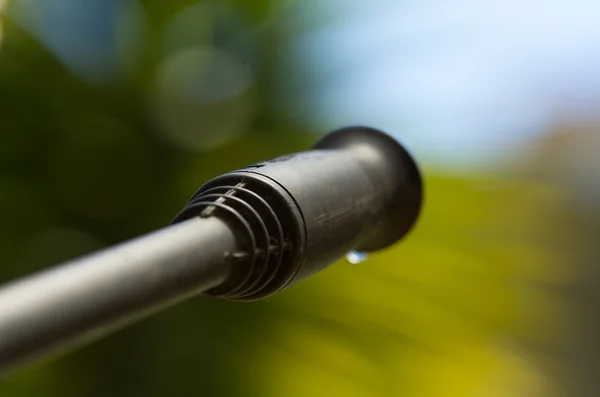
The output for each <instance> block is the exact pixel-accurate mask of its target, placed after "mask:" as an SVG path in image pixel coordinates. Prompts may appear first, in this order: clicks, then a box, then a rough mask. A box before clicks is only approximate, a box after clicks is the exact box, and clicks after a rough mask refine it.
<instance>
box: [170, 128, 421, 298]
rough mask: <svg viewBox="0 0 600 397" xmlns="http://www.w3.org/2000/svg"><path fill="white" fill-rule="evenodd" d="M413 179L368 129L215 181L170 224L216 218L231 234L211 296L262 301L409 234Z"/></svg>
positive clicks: (413, 172)
mask: <svg viewBox="0 0 600 397" xmlns="http://www.w3.org/2000/svg"><path fill="white" fill-rule="evenodd" d="M422 190H423V189H422V182H421V176H420V174H419V170H418V168H417V166H416V164H415V162H414V161H413V159H412V157H411V156H410V155H409V153H408V152H407V151H406V150H405V149H404V148H403V147H402V145H400V143H398V142H397V141H396V140H395V139H393V138H391V137H390V136H388V135H386V134H384V133H383V132H381V131H379V130H376V129H373V128H367V127H348V128H343V129H340V130H336V131H334V132H332V133H330V134H328V135H327V136H325V137H324V138H323V139H322V140H321V141H319V142H318V143H317V144H316V145H315V147H314V149H313V150H311V151H307V152H302V153H297V154H292V155H287V156H283V157H279V158H276V159H274V160H270V161H265V162H262V163H258V164H255V165H252V166H249V167H246V168H244V169H241V170H237V171H233V172H230V173H227V174H224V175H221V176H219V177H217V178H215V179H212V180H211V181H209V182H208V183H206V184H205V185H203V186H202V187H201V188H200V189H199V190H198V191H197V192H196V193H195V194H194V195H193V196H192V198H191V199H190V201H189V202H188V204H187V205H186V207H185V208H184V209H183V211H181V212H180V213H179V214H178V215H177V217H176V218H175V220H174V222H180V221H182V220H185V219H189V218H191V217H197V216H200V217H211V216H217V217H220V218H222V219H224V220H226V221H227V223H228V224H229V225H230V226H231V228H232V229H233V230H234V231H235V232H236V235H237V236H238V239H239V241H240V242H241V246H242V247H243V248H242V249H241V250H239V251H237V252H230V253H228V255H229V260H230V261H231V264H232V274H231V276H230V277H229V279H228V280H226V282H225V283H224V284H222V285H220V286H219V287H216V288H214V289H212V290H210V291H208V292H207V293H208V294H210V295H215V296H220V297H223V298H226V299H231V300H256V299H261V298H265V297H267V296H269V295H272V294H273V293H275V292H277V291H280V290H281V289H283V288H286V287H287V286H289V285H291V284H293V283H295V282H297V281H299V280H301V279H304V278H306V277H307V276H309V275H311V274H313V273H315V272H317V271H319V270H321V269H323V268H325V267H326V266H328V265H330V264H331V263H333V262H335V261H336V260H338V259H339V258H340V257H342V256H343V255H344V254H346V253H347V252H349V251H352V250H358V251H364V252H373V251H378V250H382V249H384V248H386V247H388V246H390V245H392V244H394V243H395V242H397V241H398V240H400V239H401V238H403V237H404V236H405V235H406V234H407V233H408V232H409V231H410V230H411V228H412V227H413V225H414V224H415V222H416V220H417V217H418V215H419V212H420V209H421V203H422V194H423V193H422Z"/></svg>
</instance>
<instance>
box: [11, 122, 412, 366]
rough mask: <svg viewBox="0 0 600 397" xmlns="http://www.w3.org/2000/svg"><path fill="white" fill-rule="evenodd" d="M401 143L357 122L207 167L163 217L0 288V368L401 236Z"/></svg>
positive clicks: (285, 278) (287, 281) (292, 279)
mask: <svg viewBox="0 0 600 397" xmlns="http://www.w3.org/2000/svg"><path fill="white" fill-rule="evenodd" d="M421 202H422V182H421V176H420V173H419V170H418V168H417V166H416V164H415V162H414V161H413V159H412V158H411V156H410V155H409V153H408V152H407V151H406V150H405V149H404V148H403V147H402V146H401V145H400V144H399V143H398V142H397V141H396V140H395V139H393V138H391V137H390V136H388V135H386V134H384V133H383V132H381V131H379V130H375V129H373V128H367V127H348V128H343V129H339V130H336V131H334V132H332V133H330V134H328V135H326V136H325V137H324V138H323V139H321V140H320V141H319V142H318V143H317V144H316V145H315V147H314V148H313V150H310V151H307V152H302V153H296V154H291V155H287V156H283V157H279V158H276V159H274V160H270V161H265V162H262V163H258V164H254V165H251V166H249V167H246V168H244V169H241V170H237V171H233V172H229V173H226V174H224V175H221V176H219V177H217V178H214V179H212V180H211V181H209V182H208V183H206V184H205V185H203V186H202V187H200V189H199V190H198V191H196V193H194V195H193V196H192V197H191V199H190V200H189V202H188V203H187V205H186V206H185V207H184V208H183V210H182V211H181V212H180V213H179V214H178V215H177V216H176V217H175V219H174V221H173V222H172V225H171V226H168V227H166V228H164V229H161V230H158V231H156V232H153V233H150V234H148V235H145V236H142V237H138V238H136V239H133V240H131V241H128V242H125V243H122V244H120V245H117V246H115V247H112V248H108V249H105V250H102V251H100V252H97V253H94V254H91V255H88V256H85V257H83V258H80V259H76V260H73V261H70V262H68V263H65V264H62V265H58V266H56V267H54V268H50V269H49V270H46V271H42V272H40V273H37V274H34V275H32V276H29V277H25V278H23V279H21V280H17V281H15V282H12V283H10V284H7V285H5V286H3V287H2V288H0V373H7V372H8V371H9V370H14V369H16V368H17V367H19V366H21V365H23V364H25V363H28V362H30V361H32V360H34V359H40V358H44V357H47V356H49V355H56V354H57V353H63V352H65V351H66V350H68V349H73V348H76V347H80V346H82V345H84V344H86V343H89V342H91V341H93V340H95V339H98V338H100V337H102V336H105V335H107V334H108V333H110V332H112V331H115V330H116V329H118V328H121V327H124V326H125V325H128V324H131V323H132V322H134V321H136V320H139V319H141V318H144V317H146V316H148V315H150V314H152V313H155V312H157V311H159V310H161V309H164V308H166V307H168V306H171V305H173V304H175V303H177V302H180V301H182V300H185V299H187V298H190V297H192V296H195V295H198V294H201V293H202V294H205V295H210V296H213V297H219V298H223V299H228V300H232V301H253V300H258V299H263V298H266V297H268V296H271V295H273V294H275V293H276V292H278V291H281V290H282V289H284V288H287V287H289V286H291V285H293V284H295V283H296V282H298V281H299V280H302V279H304V278H306V277H308V276H310V275H312V274H314V273H316V272H318V271H320V270H322V269H324V268H325V267H327V266H329V265H330V264H331V263H333V262H335V261H337V260H338V259H339V258H340V257H343V256H344V255H345V254H346V253H347V252H349V251H353V250H355V251H360V252H373V251H379V250H382V249H384V248H386V247H388V246H390V245H392V244H394V243H395V242H397V241H398V240H400V239H401V238H403V237H404V236H405V235H406V234H407V233H408V232H409V230H410V229H411V228H412V227H413V225H414V224H415V222H416V220H417V217H418V215H419V212H420V209H421Z"/></svg>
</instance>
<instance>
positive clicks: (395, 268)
mask: <svg viewBox="0 0 600 397" xmlns="http://www.w3.org/2000/svg"><path fill="white" fill-rule="evenodd" d="M280 3H281V2H279V1H277V2H275V1H274V0H272V1H271V0H268V1H265V0H254V1H252V2H247V1H241V0H239V1H237V0H231V1H223V2H211V3H208V2H203V3H197V2H195V1H190V0H174V1H164V0H146V1H143V2H141V3H140V4H141V7H142V9H143V15H144V17H145V19H144V21H145V22H144V29H143V35H142V36H141V39H140V40H139V45H137V46H136V47H135V51H133V50H131V49H129V50H128V49H127V47H125V51H124V53H123V54H122V55H123V58H122V59H123V60H124V61H123V65H124V66H123V70H124V71H125V72H124V76H122V78H120V79H117V80H114V81H109V82H104V83H102V84H99V83H93V82H86V81H85V80H83V79H81V78H80V77H77V76H76V75H75V74H74V73H73V72H72V71H70V70H69V69H68V68H67V67H66V66H65V65H64V64H63V63H62V62H60V61H59V60H58V59H57V58H56V57H55V56H54V55H53V53H52V52H51V51H50V50H49V49H48V48H46V47H45V46H44V45H43V44H42V43H41V42H39V41H38V40H36V38H35V36H33V35H32V34H31V33H30V32H29V31H28V30H27V29H25V28H24V27H23V26H22V24H20V23H18V22H17V21H16V20H15V19H12V18H11V17H10V15H11V13H10V7H12V4H9V13H8V17H7V18H6V19H5V23H4V31H5V32H4V41H3V43H2V48H1V50H0V120H1V123H2V124H1V127H0V128H1V134H0V218H1V219H2V222H1V223H0V281H7V280H9V279H12V278H14V277H17V276H21V275H24V274H27V273H29V272H31V271H34V270H37V269H41V268H44V267H46V266H50V265H52V264H55V263H58V262H60V261H62V260H66V259H70V258H73V257H75V256H78V255H81V254H84V253H86V252H91V251H93V250H96V249H99V248H101V247H104V246H108V245H111V244H114V243H116V242H119V241H123V240H125V239H127V238H131V237H133V236H136V235H139V234H142V233H145V232H148V231H150V230H153V229H156V228H159V227H162V226H164V225H166V224H168V223H169V221H170V219H171V217H172V216H173V215H174V214H175V213H176V212H177V211H178V210H179V209H180V208H181V206H182V205H183V203H184V202H185V201H186V200H187V198H188V197H189V196H190V195H191V193H192V192H193V191H194V190H195V189H196V188H197V187H198V186H200V185H201V184H202V183H203V182H205V181H206V180H207V179H209V178H210V177H212V176H216V175H218V174H220V173H223V172H225V171H228V170H231V169H234V168H236V167H242V166H245V165H247V164H251V163H254V162H257V161H259V160H262V159H266V158H271V157H274V156H277V155H280V154H283V153H288V152H293V151H299V150H304V149H307V148H308V147H310V145H311V143H312V142H313V141H314V140H315V137H316V135H315V134H314V133H312V132H310V131H305V128H303V126H301V125H295V124H294V123H293V122H291V121H290V120H285V121H283V120H282V119H281V118H280V117H279V115H278V114H277V112H276V111H275V110H274V109H275V108H276V106H275V103H274V99H273V98H274V95H273V93H274V92H275V91H276V89H277V87H276V84H277V79H276V78H275V75H276V64H277V60H278V51H279V49H281V48H282V46H284V45H285V42H284V38H285V35H286V32H285V29H284V27H281V26H278V25H277V24H276V23H273V19H274V18H276V13H275V12H274V10H275V8H276V6H281V4H280ZM189 6H194V7H196V6H200V7H208V8H202V12H203V13H204V14H202V15H204V18H203V19H189V16H188V17H185V15H187V14H184V16H181V15H180V14H179V13H180V12H181V11H182V10H185V9H186V7H189ZM178 15H179V16H178ZM189 15H200V14H194V13H192V14H189ZM173 18H180V19H177V20H178V21H180V22H179V23H180V24H181V25H180V26H179V27H178V28H177V29H178V32H179V33H177V32H175V33H173V30H172V29H173V28H172V25H169V23H170V22H171V21H172V20H173ZM186 18H187V19H186ZM186 21H187V22H186ZM176 26H178V25H176ZM125 27H126V26H125ZM169 29H171V30H169ZM177 29H176V30H177ZM120 32H121V33H122V34H123V35H125V36H123V37H121V36H119V37H121V39H120V40H121V41H120V42H123V43H125V42H127V40H126V39H127V37H130V36H131V35H132V33H131V32H129V33H128V30H127V29H125V28H122V29H121V30H120ZM169 32H171V33H169ZM181 32H183V33H181ZM169 34H170V35H171V36H169ZM178 35H179V36H178ZM180 36H181V37H183V38H184V40H180V39H177V37H180ZM165 37H167V38H168V37H175V39H173V40H174V41H173V43H175V44H173V45H172V46H167V47H165V44H164V43H165V40H166V39H165ZM166 42H167V43H169V40H167V41H166ZM198 46H202V48H216V49H218V50H219V51H226V52H227V54H228V55H227V56H228V57H229V58H227V59H229V60H231V59H233V60H235V62H238V63H239V64H238V65H237V66H236V67H239V66H240V65H241V66H242V69H244V68H248V69H249V70H250V72H251V73H250V74H251V76H252V82H251V84H249V85H248V86H247V87H246V86H245V87H244V88H243V89H242V90H241V91H240V92H239V93H238V94H236V95H231V97H229V98H226V99H222V100H218V101H213V102H210V101H206V102H205V103H201V104H200V105H198V103H197V102H193V101H191V102H186V101H185V100H182V99H181V98H184V99H185V96H181V95H179V91H177V90H175V88H173V84H174V86H177V84H179V83H178V82H177V81H176V80H177V77H178V73H185V70H184V71H181V69H177V68H175V74H174V76H173V75H169V76H168V77H169V79H171V80H169V79H167V80H165V81H167V82H171V83H172V82H173V81H175V83H173V84H172V85H168V84H167V85H168V86H167V90H166V91H165V92H166V93H165V92H163V91H160V84H163V83H164V81H162V83H161V80H160V78H158V80H157V76H159V77H160V73H161V70H163V71H164V68H165V66H164V59H165V58H169V57H170V52H169V51H174V52H177V53H179V52H178V51H182V50H186V49H187V48H197V47H198ZM165 48H166V50H165ZM132 51H133V52H132ZM215 54H216V53H215ZM214 56H215V55H214V54H213V53H209V54H208V58H207V59H209V60H208V61H206V59H204V58H202V57H200V58H202V59H200V58H198V59H199V60H198V62H199V64H198V65H199V66H200V69H201V70H204V69H202V67H206V68H208V69H206V70H209V71H210V73H209V72H207V73H208V76H209V80H207V81H202V82H201V84H208V83H210V82H211V80H210V76H213V75H212V74H211V73H214V72H215V71H214V70H212V69H210V68H211V67H212V68H214V65H212V64H211V63H210V62H212V61H214V59H217V58H214ZM211 57H213V58H211ZM195 59H196V58H195ZM219 59H220V58H219ZM211 60H212V61H211ZM203 62H209V63H203ZM203 65H204V66H203ZM206 65H208V66H206ZM211 65H212V66H211ZM228 65H230V63H228ZM184 66H185V65H184ZM217 66H218V65H217ZM167 69H168V68H167ZM184 69H185V68H184ZM238 69H239V68H238ZM238 69H235V70H238ZM194 70H195V69H194ZM211 70H212V71H211ZM217 71H218V70H217ZM236 73H237V72H236ZM240 73H242V72H240ZM244 73H245V72H244ZM172 79H175V80H172ZM171 83H169V84H171ZM226 83H227V84H229V83H230V80H224V82H223V84H226ZM165 84H166V83H165ZM177 87H179V86H177ZM177 87H176V88H177ZM171 88H173V90H174V91H170V90H171ZM177 89H185V87H183V88H181V87H179V88H177ZM157 95H158V96H157ZM178 95H179V96H178ZM180 100H182V101H183V102H181V103H180V102H178V101H180ZM165 109H166V110H165ZM162 111H165V112H167V113H168V116H169V119H168V120H167V122H165V119H164V118H161V117H162V116H161V114H162V113H161V112H162ZM157 117H158V118H157ZM236 120H237V121H239V123H237V124H236V123H233V124H232V122H234V121H236ZM234 124H235V125H234ZM232 125H234V127H231V126H232ZM182 126H183V130H185V131H187V132H186V134H187V135H185V136H184V138H185V139H188V138H190V139H194V141H193V142H194V143H195V144H198V146H194V145H191V147H187V146H186V145H185V144H182V143H181V141H180V140H178V139H179V138H181V137H182V135H180V134H181V131H180V130H178V129H179V128H181V127H182ZM170 129H174V130H177V131H175V132H173V131H170ZM232 130H235V131H234V132H233V133H232V134H231V135H230V136H228V135H227V133H228V132H231V131H232ZM165 131H167V132H168V133H165ZM189 131H192V136H191V137H190V135H189V134H190V132H189ZM215 131H217V132H215ZM171 132H173V134H170V133H171ZM321 132H322V131H321ZM178 134H179V135H178ZM196 134H197V136H196ZM203 134H205V135H203ZM178 137H179V138H178ZM223 137H225V139H221V140H220V141H219V139H216V138H223ZM215 139H216V140H215ZM209 141H215V142H217V143H214V144H213V145H211V146H209V147H203V146H202V143H205V142H209ZM184 142H191V141H185V140H184ZM188 146H189V145H188ZM427 174H428V175H429V176H428V178H427V182H426V189H427V192H426V193H427V194H426V205H425V211H424V216H423V218H422V220H421V221H420V223H419V225H418V227H417V229H416V230H415V232H414V233H413V235H411V237H410V238H409V239H407V240H406V242H405V243H404V244H401V245H399V246H398V247H396V248H394V249H392V250H389V251H387V252H385V253H382V254H378V255H373V256H372V257H371V258H369V259H368V260H367V261H366V262H365V263H362V264H360V265H351V264H348V263H345V262H341V263H339V264H337V265H335V266H333V267H332V268H331V269H328V270H327V271H325V272H323V273H322V274H320V275H318V276H316V277H314V278H312V279H310V280H307V281H305V282H303V283H301V284H299V285H298V286H295V287H293V288H291V289H289V290H288V291H286V292H283V293H281V294H280V295H278V296H276V297H273V298H270V299H268V300H265V301H262V302H257V303H252V304H239V303H230V302H221V301H216V300H213V299H206V298H197V299H195V300H192V301H190V302H187V303H184V304H182V305H180V306H178V307H176V308H173V309H170V310H168V311H166V312H164V313H162V314H159V315H157V316H155V317H153V318H151V319H148V320H146V321H144V322H143V323H141V324H138V325H135V326H133V327H131V328H129V329H127V330H124V331H122V332H119V333H118V334H116V335H113V336H111V337H109V338H107V339H105V340H102V341H100V342H97V343H95V344H93V345H92V346H89V347H87V348H85V349H83V350H81V351H78V352H75V353H73V354H70V355H68V356H66V357H64V358H61V359H59V360H57V361H53V362H51V363H45V364H40V365H38V366H36V367H32V368H29V369H27V370H25V371H23V372H21V373H19V374H16V375H15V376H13V377H11V378H8V379H6V380H3V381H2V382H1V383H0V395H1V396H3V397H53V396H56V397H70V396H73V397H74V396H87V397H94V396H98V397H104V396H133V395H136V396H145V397H152V396H197V395H205V396H211V397H217V396H240V397H241V396H286V397H292V396H296V395H297V396H307V395H315V396H317V395H332V396H333V395H343V396H395V395H398V396H400V395H402V396H414V397H417V396H444V397H450V396H461V397H463V396H481V395H485V396H487V395H492V391H493V392H494V393H496V394H493V395H516V394H515V393H516V392H515V391H516V390H521V391H522V390H527V391H529V394H527V393H526V394H524V395H528V396H534V395H544V396H547V395H548V394H545V388H546V387H547V383H546V380H545V379H543V374H542V373H541V372H540V371H539V369H538V368H537V367H536V366H535V365H533V364H532V361H531V360H534V359H533V358H531V359H530V358H527V357H526V358H523V357H521V356H520V354H522V352H524V351H527V352H531V353H530V354H531V355H532V356H531V357H534V355H535V351H536V349H537V348H539V347H540V346H543V345H544V344H551V343H552V341H553V340H554V338H556V337H558V336H557V335H558V334H559V333H560V332H563V330H562V325H561V324H560V323H559V322H557V320H556V318H557V316H556V313H557V311H560V310H562V309H561V307H560V303H559V302H554V301H553V300H552V296H551V294H549V293H547V292H546V291H545V290H544V289H543V288H536V287H531V285H535V284H536V283H542V284H550V285H553V284H560V283H564V282H567V281H568V280H569V279H572V278H574V277H576V276H577V275H576V274H570V273H569V269H564V268H561V267H560V266H558V265H555V263H557V262H558V259H559V258H558V255H559V254H558V253H553V252H550V251H549V250H546V249H544V250H542V249H539V247H538V244H536V241H535V239H536V237H535V236H537V235H538V234H539V232H540V230H545V222H546V219H545V217H544V212H543V209H542V208H539V207H538V203H539V202H540V200H541V199H542V201H543V200H549V199H554V198H555V197H556V192H554V191H552V190H551V189H549V188H547V187H544V186H533V185H531V184H523V183H518V182H516V181H512V180H503V179H498V178H496V177H491V176H484V177H478V178H472V177H467V176H458V175H444V174H439V173H436V172H435V171H434V170H431V171H430V170H428V172H427ZM497 186H501V187H500V189H503V192H504V194H502V195H501V196H500V195H498V194H497V189H498V187H497ZM548 307H552V311H551V312H550V311H548V310H545V308H548ZM538 350H539V349H538ZM535 393H540V394H535Z"/></svg>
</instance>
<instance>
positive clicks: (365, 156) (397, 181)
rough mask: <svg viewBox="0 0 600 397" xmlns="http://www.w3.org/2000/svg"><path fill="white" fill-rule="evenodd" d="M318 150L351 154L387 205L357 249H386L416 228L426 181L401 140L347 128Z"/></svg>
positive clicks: (327, 138) (369, 130)
mask: <svg viewBox="0 0 600 397" xmlns="http://www.w3.org/2000/svg"><path fill="white" fill-rule="evenodd" d="M315 149H333V150H336V149H337V150H343V151H345V152H347V153H348V154H349V155H350V156H351V157H352V158H353V159H354V160H355V161H356V162H357V163H359V164H360V165H361V166H362V168H363V170H364V171H365V172H366V173H367V174H368V175H369V178H370V179H371V181H372V182H373V183H374V185H375V186H376V188H377V189H379V190H380V192H379V194H380V200H382V201H383V202H384V203H385V206H384V208H383V211H382V212H381V217H380V218H379V220H378V222H377V223H376V224H375V225H374V227H373V229H372V230H371V232H370V233H369V235H368V237H366V238H365V240H364V241H362V242H361V244H359V246H357V247H356V248H355V249H356V250H358V251H364V252H373V251H379V250H382V249H384V248H386V247H388V246H390V245H392V244H394V243H396V242H397V241H399V240H400V239H402V238H403V237H404V236H405V235H406V234H407V233H408V232H409V231H410V230H411V229H412V228H413V226H414V225H415V223H416V222H417V218H418V217H419V213H420V211H421V205H422V202H423V186H422V179H421V174H420V172H419V169H418V168H417V164H416V163H415V161H414V160H413V158H412V156H411V155H410V154H409V153H408V152H407V150H406V149H405V148H404V147H403V146H402V145H401V144H400V143H399V142H398V141H397V140H395V139H394V138H392V137H390V136H389V135H387V134H385V133H383V132H382V131H380V130H377V129H374V128H369V127H347V128H342V129H339V130H336V131H333V132H331V133H329V134H328V135H326V136H325V137H324V138H323V139H321V140H320V141H319V142H318V143H317V144H316V145H315Z"/></svg>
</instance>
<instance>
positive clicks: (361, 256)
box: [346, 251, 369, 265]
mask: <svg viewBox="0 0 600 397" xmlns="http://www.w3.org/2000/svg"><path fill="white" fill-rule="evenodd" d="M368 256H369V254H367V253H366V252H360V251H350V252H348V254H346V260H347V261H348V262H350V263H352V264H353V265H357V264H359V263H361V262H364V261H366V260H367V257H368Z"/></svg>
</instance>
